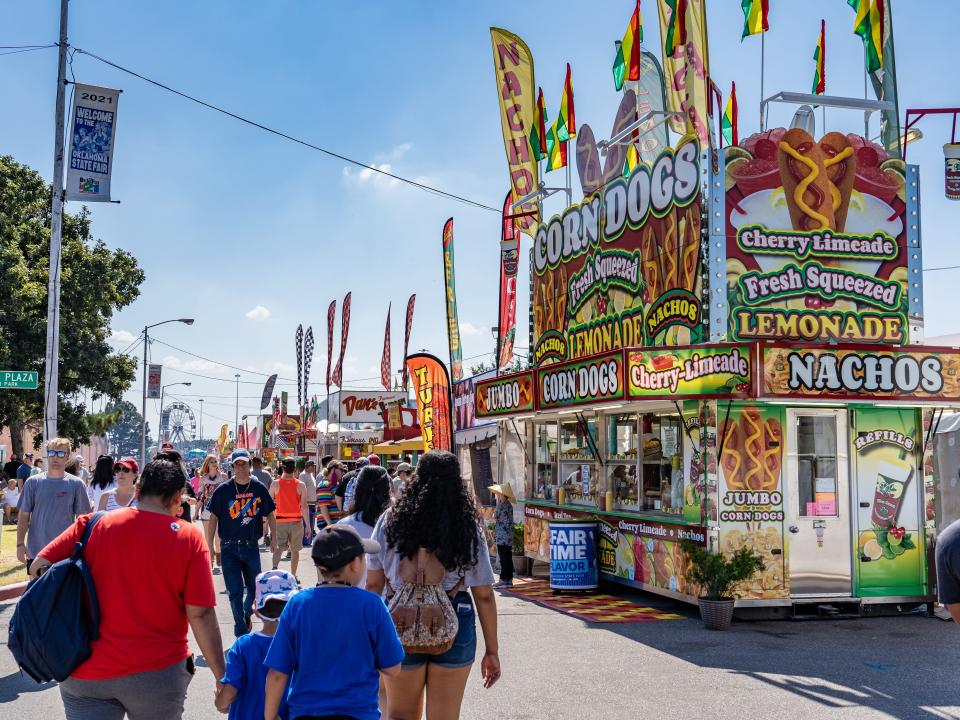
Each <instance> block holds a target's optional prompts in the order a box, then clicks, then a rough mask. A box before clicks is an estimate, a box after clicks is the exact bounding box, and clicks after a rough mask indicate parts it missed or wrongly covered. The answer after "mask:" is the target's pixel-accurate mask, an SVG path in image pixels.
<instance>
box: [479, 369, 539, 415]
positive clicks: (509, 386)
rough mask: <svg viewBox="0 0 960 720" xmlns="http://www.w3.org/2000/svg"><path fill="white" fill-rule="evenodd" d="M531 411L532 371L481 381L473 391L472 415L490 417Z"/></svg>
mask: <svg viewBox="0 0 960 720" xmlns="http://www.w3.org/2000/svg"><path fill="white" fill-rule="evenodd" d="M532 410H533V371H532V370H528V371H527V372H522V373H517V374H515V375H501V376H500V377H497V378H490V379H489V380H481V381H480V382H478V383H477V385H476V389H475V391H474V413H475V414H476V416H477V417H492V416H496V415H509V414H512V413H518V412H526V411H532Z"/></svg>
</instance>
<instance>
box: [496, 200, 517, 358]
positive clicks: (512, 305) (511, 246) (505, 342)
mask: <svg viewBox="0 0 960 720" xmlns="http://www.w3.org/2000/svg"><path fill="white" fill-rule="evenodd" d="M511 198H512V193H509V192H508V193H507V197H506V199H505V200H504V201H503V218H502V219H503V229H502V231H501V235H500V318H499V322H498V328H499V329H498V337H497V352H498V359H499V362H498V365H499V369H500V370H505V369H507V368H509V367H510V363H511V361H512V360H513V343H514V340H515V338H516V336H517V268H518V267H519V264H520V233H519V232H518V231H517V225H516V222H515V220H514V218H513V217H511V209H510V205H511V204H512V202H511Z"/></svg>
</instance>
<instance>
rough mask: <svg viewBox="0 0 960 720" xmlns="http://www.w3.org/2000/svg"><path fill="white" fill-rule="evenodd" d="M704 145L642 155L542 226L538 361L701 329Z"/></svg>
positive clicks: (537, 249) (667, 339) (537, 266)
mask: <svg viewBox="0 0 960 720" xmlns="http://www.w3.org/2000/svg"><path fill="white" fill-rule="evenodd" d="M699 265H700V146H699V144H698V143H697V141H696V140H695V139H690V140H688V141H686V142H684V143H682V144H680V145H679V146H678V147H677V148H676V149H673V148H667V149H665V150H664V151H663V152H661V153H660V154H659V155H658V156H657V157H656V158H655V159H654V161H653V162H652V163H649V164H646V163H640V164H638V165H637V166H636V167H635V168H634V170H633V172H632V173H631V174H630V176H629V177H627V178H619V179H617V180H614V181H613V182H610V183H607V184H606V185H605V186H604V187H603V188H602V189H601V190H598V191H596V192H594V193H592V194H590V195H588V196H587V197H586V198H585V199H584V200H583V202H582V203H580V204H579V205H573V206H571V207H569V208H567V209H566V210H565V211H564V212H563V213H562V214H560V215H555V216H554V217H552V218H551V219H550V221H549V222H547V223H546V224H544V225H541V226H540V227H539V228H537V231H536V234H535V235H534V241H533V274H534V277H533V295H532V303H533V315H534V318H533V322H534V329H533V333H534V338H535V346H534V362H535V364H536V365H538V366H539V365H544V364H547V363H550V362H558V361H564V360H575V359H577V358H583V357H587V356H590V355H596V354H599V353H606V352H610V351H612V350H619V349H621V348H624V347H629V346H650V345H687V344H690V343H691V341H698V340H699V339H700V337H701V326H702V313H701V304H700V272H699Z"/></svg>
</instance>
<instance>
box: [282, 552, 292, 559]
mask: <svg viewBox="0 0 960 720" xmlns="http://www.w3.org/2000/svg"><path fill="white" fill-rule="evenodd" d="M291 557H292V554H291V553H290V551H289V550H287V551H286V552H285V553H284V554H283V559H284V560H289V559H290V558H291Z"/></svg>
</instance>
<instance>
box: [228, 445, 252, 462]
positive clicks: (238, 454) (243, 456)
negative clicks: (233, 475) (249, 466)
mask: <svg viewBox="0 0 960 720" xmlns="http://www.w3.org/2000/svg"><path fill="white" fill-rule="evenodd" d="M237 460H242V461H243V462H245V463H249V462H250V453H249V452H247V451H246V450H244V449H243V448H240V449H239V450H234V451H233V452H232V453H230V462H232V463H235V462H236V461H237Z"/></svg>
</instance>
